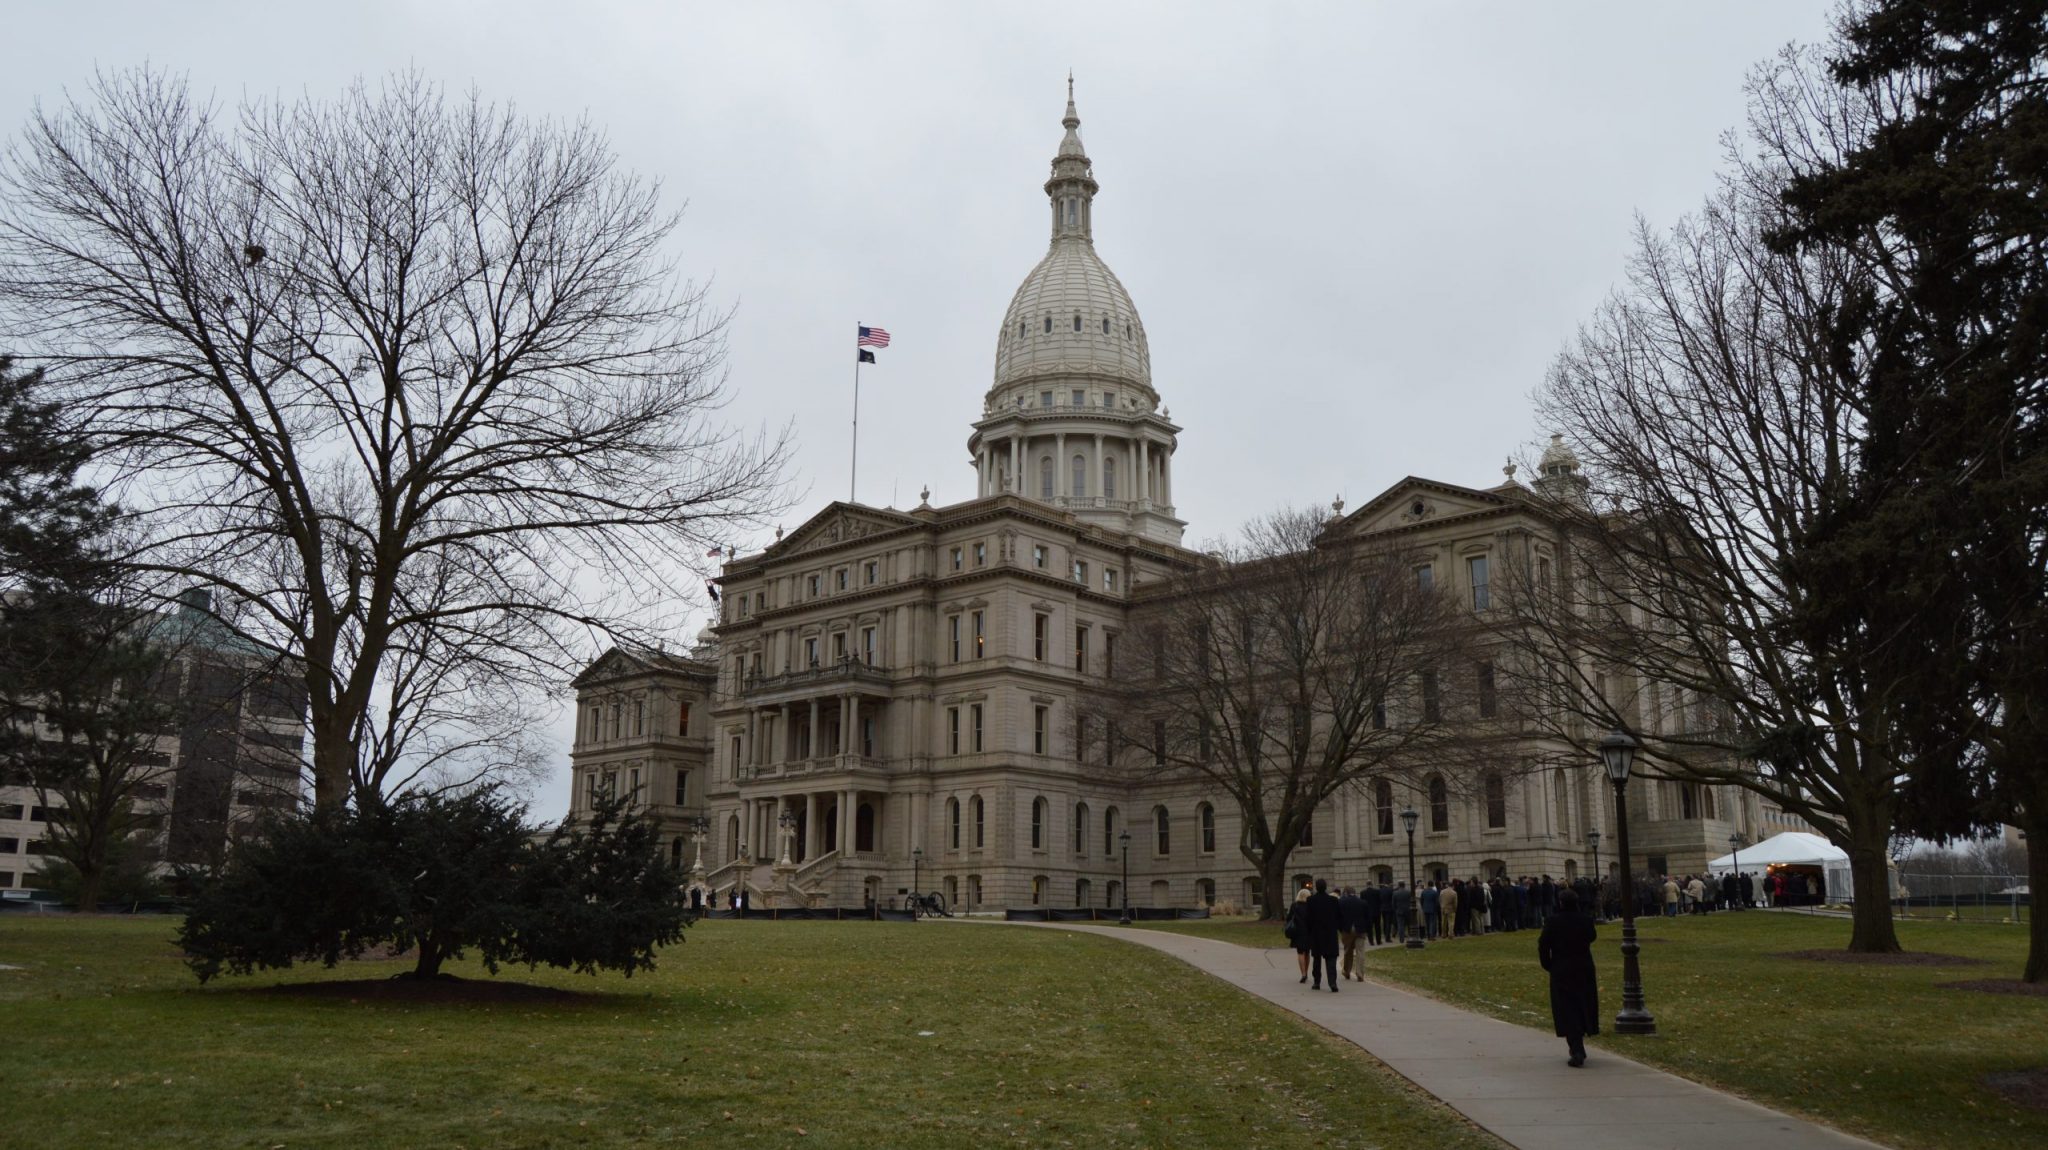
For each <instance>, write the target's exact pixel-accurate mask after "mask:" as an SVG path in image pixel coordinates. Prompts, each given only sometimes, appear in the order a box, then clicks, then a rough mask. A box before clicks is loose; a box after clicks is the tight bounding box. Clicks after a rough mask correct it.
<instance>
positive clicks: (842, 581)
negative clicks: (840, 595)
mask: <svg viewBox="0 0 2048 1150" xmlns="http://www.w3.org/2000/svg"><path fill="white" fill-rule="evenodd" d="M832 582H833V584H834V585H835V586H836V587H837V588H838V589H839V590H841V591H844V590H846V568H844V567H841V568H840V569H839V570H837V571H834V572H833V573H832Z"/></svg>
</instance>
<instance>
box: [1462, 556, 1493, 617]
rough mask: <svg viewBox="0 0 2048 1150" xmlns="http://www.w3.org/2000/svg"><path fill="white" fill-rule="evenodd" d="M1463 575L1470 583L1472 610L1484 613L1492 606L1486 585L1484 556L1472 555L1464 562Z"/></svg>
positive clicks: (1491, 597)
mask: <svg viewBox="0 0 2048 1150" xmlns="http://www.w3.org/2000/svg"><path fill="white" fill-rule="evenodd" d="M1465 574H1466V577H1467V578H1469V579H1470V580H1471V582H1472V609H1473V610H1474V611H1484V610H1486V609H1487V608H1488V607H1490V606H1492V605H1493V596H1492V595H1491V594H1490V593H1489V591H1488V588H1487V585H1486V578H1487V569H1486V556H1484V555H1474V556H1473V557H1472V558H1470V559H1467V560H1465Z"/></svg>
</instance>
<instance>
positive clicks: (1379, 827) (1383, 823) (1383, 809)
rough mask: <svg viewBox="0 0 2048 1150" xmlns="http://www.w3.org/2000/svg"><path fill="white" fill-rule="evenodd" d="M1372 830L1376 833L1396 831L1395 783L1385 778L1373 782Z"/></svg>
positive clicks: (1387, 833) (1384, 833)
mask: <svg viewBox="0 0 2048 1150" xmlns="http://www.w3.org/2000/svg"><path fill="white" fill-rule="evenodd" d="M1372 831H1373V833H1374V834H1376V835H1390V834H1393V833H1394V784H1392V783H1390V782H1388V781H1387V780H1385V779H1376V780H1374V782H1373V784H1372Z"/></svg>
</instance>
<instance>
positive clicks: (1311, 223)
mask: <svg viewBox="0 0 2048 1150" xmlns="http://www.w3.org/2000/svg"><path fill="white" fill-rule="evenodd" d="M1828 12H1829V7H1828V6H1826V5H1823V4H1821V3H1813V2H1807V0H1746V2H1733V0H1723V2H1718V3H1714V4H1662V3H1644V2H1642V0H1617V2H1611V3H1569V4H1567V3H1542V4H1530V3H1519V2H1516V3H1511V2H1508V0H1498V2H1494V3H1456V4H1451V3H1418V2H1415V0H1406V2H1401V3H1363V2H1354V3H1343V4H1337V3H1281V4H1257V5H1254V4H1240V5H1221V4H1197V3H1173V4H1164V3H1155V4H1110V3H1086V4H1062V3H1033V4H1028V5H1027V4H993V3H990V4H979V3H977V4H968V3H943V4H942V3H915V4H913V3H898V4H835V5H826V4H815V3H814V4H770V3H745V4H741V3H733V2H730V0H728V2H726V3H720V4H698V3H654V2H651V0H643V2H640V3H631V2H624V0H613V2H605V3H592V2H587V0H584V2H576V3H566V4H565V3H562V2H561V0H553V2H549V3H539V2H529V0H489V2H483V0H476V2H456V0H443V2H435V3H426V2H419V3H400V2H397V0H353V2H351V3H347V4H320V5H301V4H289V3H278V2H271V3H204V2H199V0H183V2H180V3H175V4H166V3H142V2H134V3H70V4H37V5H19V6H10V9H9V11H8V13H7V28H8V38H9V40H10V41H11V43H12V46H13V51H12V52H10V53H9V60H8V63H7V66H6V67H5V68H4V69H0V126H4V128H5V129H6V130H7V131H8V132H9V133H10V134H12V133H13V132H14V131H16V130H17V129H18V128H19V125H20V124H21V123H22V121H23V120H24V118H25V117H26V116H27V114H28V112H29V110H30V108H31V107H32V105H33V103H34V102H35V101H36V100H37V99H43V100H45V101H50V100H54V99H58V98H61V96H62V92H63V89H64V88H65V87H66V86H70V87H73V88H79V87H81V86H82V85H83V82H84V81H85V80H86V79H88V78H89V77H90V76H91V74H92V71H93V69H95V68H119V67H126V66H130V65H134V64H138V63H142V62H145V61H147V62H150V63H153V64H155V65H157V66H160V67H162V68H165V69H167V70H170V71H174V72H182V73H185V74H186V75H187V76H188V77H189V78H190V80H191V81H192V84H193V86H194V88H195V89H196V90H197V91H199V92H201V93H209V92H210V93H212V94H214V95H215V96H216V97H218V98H219V99H221V100H222V101H223V102H228V103H232V102H233V101H235V100H237V99H239V98H240V97H241V96H242V95H243V94H244V93H254V94H283V95H286V96H297V95H299V94H301V93H307V94H311V95H313V96H316V97H325V96H329V95H331V94H333V93H335V92H337V91H338V90H340V89H341V88H342V87H343V86H344V85H346V84H347V83H348V81H349V80H350V79H351V78H352V77H355V76H358V75H363V76H370V77H375V76H377V75H380V74H382V73H386V72H389V71H391V70H393V69H399V68H404V67H407V66H417V67H419V68H420V69H422V70H423V71H424V72H425V73H426V74H427V75H429V76H430V77H432V78H434V79H436V80H438V81H440V82H442V83H444V84H446V85H447V86H449V87H450V88H454V89H463V88H467V87H469V86H470V85H475V86H476V87H477V88H478V89H480V90H481V92H482V93H483V94H484V95H485V96H486V97H487V98H490V99H493V100H503V101H511V102H514V103H516V104H517V105H518V106H519V107H520V108H521V109H522V110H524V111H526V112H528V113H530V114H534V115H538V116H547V117H555V118H574V117H579V116H588V117H589V118H590V119H591V120H592V121H593V122H594V123H596V124H597V125H599V126H601V127H602V128H603V129H604V130H605V131H606V132H607V133H608V134H609V136H610V138H611V141H612V144H613V146H614V147H615V148H616V149H617V151H618V152H619V154H620V156H621V157H622V158H623V160H624V162H625V164H626V165H627V166H629V167H631V168H634V169H636V170H638V171H640V172H642V173H644V174H647V175H650V176H653V177H656V178H658V179H660V181H661V182H662V184H663V185H664V187H665V189H666V195H667V197H668V202H669V203H671V204H672V205H677V206H683V205H687V210H686V214H685V216H684V220H683V227H682V229H681V231H680V233H679V235H678V236H677V238H676V255H677V256H678V258H679V260H680V261H681V263H682V266H683V267H684V268H686V269H688V270H689V271H690V272H691V274H693V275H696V276H700V277H705V278H709V279H711V280H712V281H713V285H714V289H713V294H714V297H715V298H716V299H717V300H718V301H719V302H720V303H721V304H723V305H727V306H732V307H735V308H736V312H735V315H734V319H733V324H732V328H731V333H730V359H729V365H728V366H729V368H730V371H731V375H732V382H733V384H734V388H735V392H736V401H735V403H734V404H733V407H732V409H731V411H730V415H731V417H732V418H733V419H734V420H735V421H737V422H740V423H742V424H749V425H752V424H760V423H764V422H765V423H780V422H781V421H783V420H785V419H792V420H794V425H795V430H796V433H797V436H798V438H799V444H800V450H799V454H798V474H797V475H796V476H795V477H794V478H795V480H796V482H797V484H798V486H799V488H800V489H808V491H809V497H808V498H806V499H805V500H804V501H803V503H802V505H801V508H800V510H798V511H797V512H794V513H792V514H791V516H790V517H789V519H788V521H787V524H786V525H787V526H790V527H794V526H795V525H796V524H797V523H798V522H800V521H801V520H802V519H803V518H804V517H805V516H806V515H807V514H809V513H810V512H811V511H814V510H815V509H816V508H818V507H820V506H822V505H823V504H824V503H826V502H828V501H830V500H833V499H839V498H843V497H844V496H845V495H846V479H847V451H848V421H849V417H850V415H851V401H852V395H851V383H852V366H853V365H852V359H853V327H854V324H855V323H856V322H857V321H866V322H868V323H872V324H880V325H883V326H886V327H887V328H888V329H889V330H890V332H891V333H892V334H893V335H894V337H895V342H894V344H893V345H892V346H891V347H889V348H888V349H887V350H886V351H884V352H882V353H881V356H880V359H881V362H880V363H879V364H878V365H877V366H876V367H874V368H870V369H867V370H866V371H865V372H864V374H863V376H862V387H861V452H860V454H861V460H862V465H861V482H860V495H861V498H862V500H863V501H865V502H871V503H877V504H889V503H891V502H892V501H893V502H894V503H895V505H897V506H903V507H907V506H911V505H914V504H915V503H916V502H917V492H918V489H919V487H920V486H922V485H924V484H930V485H931V488H932V492H933V494H932V499H933V502H935V503H944V502H953V501H957V500H961V499H965V498H968V497H969V496H971V495H972V494H973V490H974V487H973V471H972V468H971V467H970V465H969V462H968V455H967V451H966V439H967V434H968V425H969V424H970V423H971V422H972V421H973V420H974V419H976V418H977V417H978V415H979V413H980V410H981V397H982V393H983V392H984V390H986V388H987V387H988V383H989V377H990V372H991V369H992V366H993V362H994V355H995V344H996V335H997V330H998V327H999V326H1000V324H1001V322H1002V318H1003V310H1004V308H1005V306H1006V305H1007V304H1008V302H1009V298H1010V293H1011V292H1012V291H1013V290H1014V289H1015V288H1016V286H1017V284H1018V282H1019V281H1020V280H1021V279H1022V278H1023V277H1024V274H1025V273H1026V272H1027V271H1029V270H1030V269H1031V267H1032V265H1033V264H1034V263H1036V262H1037V260H1038V259H1039V257H1040V256H1041V255H1043V254H1044V249H1045V245H1046V238H1047V237H1046V227H1047V222H1046V221H1047V215H1046V212H1045V210H1044V204H1045V200H1044V193H1043V191H1042V190H1041V188H1040V185H1041V184H1043V182H1044V180H1045V176H1046V170H1047V167H1046V166H1047V162H1048V161H1049V160H1050V159H1051V158H1052V154H1053V151H1054V149H1055V148H1056V147H1057V145H1058V143H1059V138H1060V127H1059V118H1060V114H1061V111H1062V108H1063V106H1064V102H1065V98H1066V74H1067V70H1068V68H1070V67H1071V68H1072V69H1073V71H1074V74H1075V79H1076V94H1077V100H1078V103H1079V107H1080V113H1081V119H1082V128H1081V134H1082V138H1083V139H1084V141H1085V142H1086V144H1087V147H1088V154H1089V157H1090V158H1091V159H1092V160H1093V161H1094V164H1095V175H1096V178H1097V179H1098V180H1099V181H1100V182H1101V185H1102V191H1101V193H1100V195H1099V196H1098V197H1097V200H1096V205H1095V236H1096V248H1097V251H1098V252H1099V253H1100V254H1101V255H1102V257H1103V259H1104V260H1105V261H1106V262H1108V264H1109V265H1110V267H1112V268H1114V269H1115V270H1116V272H1117V274H1118V275H1119V276H1120V277H1121V278H1122V280H1123V282H1124V285H1125V287H1127V288H1128V289H1129V290H1130V293H1131V296H1132V298H1133V299H1134V300H1135V301H1136V303H1137V306H1138V310H1139V313H1140V314H1141V315H1142V316H1143V317H1144V319H1145V324H1146V328H1147V331H1148V333H1149V335H1150V340H1151V348H1152V374H1153V383H1154V385H1155V386H1156V387H1157V388H1158V390H1159V393H1160V395H1161V397H1162V401H1163V402H1164V403H1165V404H1166V406H1168V407H1169V408H1170V409H1171V410H1172V412H1173V418H1174V419H1175V421H1176V422H1178V423H1180V424H1181V425H1182V426H1183V427H1184V429H1185V430H1184V431H1183V432H1182V434H1181V445H1180V449H1179V451H1178V453H1177V455H1176V457H1175V461H1174V486H1175V492H1174V493H1175V502H1176V505H1177V508H1178V510H1179V513H1180V515H1181V516H1182V518H1184V519H1186V520H1187V521H1188V539H1189V542H1190V543H1199V542H1200V541H1203V540H1206V539H1211V538H1216V537H1218V536H1222V535H1227V534H1230V533H1232V532H1234V531H1235V529H1236V528H1237V527H1238V526H1239V525H1240V524H1242V523H1243V522H1244V521H1245V520H1246V519H1248V518H1250V517H1251V516H1253V515H1256V514H1258V513H1260V512H1263V511H1266V510H1269V509H1271V508H1273V507H1276V506H1279V505H1281V504H1285V503H1294V504H1299V503H1308V502H1316V503H1322V502H1327V501H1328V500H1330V499H1331V498H1332V497H1333V496H1336V495H1339V494H1341V495H1342V496H1343V497H1344V498H1345V499H1346V500H1348V501H1349V502H1350V503H1351V504H1352V505H1354V506H1356V505H1357V504H1358V503H1359V502H1361V501H1363V500H1365V499H1368V498H1370V497H1371V496H1373V495H1375V494H1377V493H1378V492H1380V491H1381V490H1383V489H1385V488H1386V487H1387V486H1389V485H1391V484H1392V483H1394V482H1396V481H1397V480H1399V479H1400V478H1402V477H1403V476H1406V475H1411V474H1412V475H1423V476H1428V477H1431V478H1435V479H1442V480H1447V481H1449V482H1453V483H1461V484H1468V485H1475V486H1487V485H1491V484H1493V483H1497V482H1499V481H1500V470H1499V469H1500V466H1501V463H1502V461H1503V458H1504V457H1505V456H1507V455H1508V454H1510V453H1514V452H1517V451H1519V450H1521V449H1522V448H1523V447H1525V446H1526V445H1527V444H1529V443H1532V442H1534V441H1536V440H1538V439H1539V438H1541V437H1542V435H1543V433H1544V432H1545V431H1546V430H1547V429H1542V428H1538V427H1536V426H1534V425H1533V423H1532V417H1531V414H1530V404H1529V398H1528V397H1529V393H1530V391H1531V389H1532V388H1533V387H1534V386H1535V385H1536V384H1537V383H1538V382H1539V381H1540V379H1541V378H1542V375H1543V371H1544V369H1545V367H1546V365H1547V364H1548V362H1549V360H1550V358H1551V356H1552V355H1553V353H1554V352H1555V351H1556V350H1557V349H1558V348H1559V347H1560V346H1561V345H1562V344H1563V342H1564V341H1565V340H1566V339H1567V338H1569V336H1570V335H1571V333H1572V331H1573V328H1574V326H1575V325H1576V324H1577V323H1578V322H1579V321H1580V320H1581V319H1582V318H1584V317H1585V316H1586V315H1587V314H1588V313H1589V312H1590V311H1591V309H1592V308H1593V307H1594V306H1595V305H1596V304H1597V303H1598V302H1599V300H1600V298H1601V297H1602V296H1603V295H1604V294H1606V292H1607V291H1608V290H1609V289H1610V288H1611V286H1612V285H1613V284H1614V283H1615V282H1616V280H1617V278H1618V277H1619V275H1620V273H1621V270H1622V266H1623V261H1624V258H1625V256H1626V254H1627V250H1628V243H1629V231H1630V228H1631V226H1632V221H1633V218H1634V217H1635V215H1636V214H1637V213H1640V214H1642V215H1643V216H1645V217H1646V218H1648V219H1649V220H1650V221H1652V222H1653V223H1656V224H1660V225H1663V224H1669V223H1670V222H1671V221H1672V220H1673V219H1675V218H1676V217H1677V216H1678V215H1679V214H1681V213H1683V212H1685V211H1688V210H1690V209H1691V208H1692V207H1693V206H1694V205H1695V204H1696V203H1698V202H1699V200H1700V199H1701V197H1702V196H1704V195H1705V193H1706V192H1707V191H1708V189H1709V188H1710V186H1711V183H1712V180H1713V177H1714V173H1715V171H1716V170H1717V169H1718V167H1719V162H1720V143H1719V137H1720V135H1721V133H1723V132H1724V131H1726V130H1728V129H1730V128H1732V127H1734V126H1736V125H1738V124H1739V123H1740V122H1741V117H1742V109H1743V103H1742V83H1743V78H1744V75H1745V73H1746V72H1747V71H1748V69H1749V68H1750V67H1751V66H1752V65H1754V64H1755V63H1756V62H1758V61H1760V60H1762V59H1764V58H1766V57H1768V56H1770V55H1771V54H1772V53H1774V52H1776V51H1777V50H1778V49H1780V48H1782V47H1783V46H1784V45H1786V44H1787V43H1789V42H1792V41H1794V40H1801V41H1812V40H1817V39H1820V38H1821V37H1822V36H1823V35H1824V33H1825V31H1826V25H1827V20H1828ZM765 542H766V539H759V540H749V539H736V540H733V543H734V544H735V545H737V546H739V547H741V548H742V549H751V548H753V547H757V546H759V545H761V544H762V543H765ZM676 613H677V617H678V619H679V620H681V619H683V618H685V617H687V619H688V622H687V627H688V628H689V629H692V630H693V629H694V628H695V627H696V626H697V625H699V624H701V622H703V621H704V620H706V619H707V618H708V607H707V604H705V602H704V599H703V592H702V587H701V583H700V582H698V581H696V580H690V581H686V582H685V583H684V584H683V585H681V586H679V587H678V588H677V602H676ZM559 727H560V729H559V732H558V734H559V740H560V742H561V744H562V747H563V753H562V760H561V764H562V765H561V768H560V769H558V770H557V771H556V775H555V779H554V781H552V782H551V783H550V784H548V785H547V786H546V787H545V788H544V789H543V790H542V791H541V792H540V793H538V794H536V795H535V796H534V798H535V804H534V811H535V813H536V815H539V816H543V817H547V818H554V817H558V816H559V815H560V814H561V812H562V811H563V810H565V809H566V808H567V804H568V793H567V784H566V782H565V781H564V780H565V779H566V765H567V737H568V726H567V723H566V721H565V722H563V723H561V724H559Z"/></svg>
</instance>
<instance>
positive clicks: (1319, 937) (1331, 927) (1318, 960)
mask: <svg viewBox="0 0 2048 1150" xmlns="http://www.w3.org/2000/svg"><path fill="white" fill-rule="evenodd" d="M1300 906H1301V919H1302V924H1303V925H1304V926H1306V927H1307V928H1308V929H1307V930H1306V931H1304V932H1303V933H1304V934H1305V935H1306V936H1307V938H1308V945H1309V957H1308V961H1309V970H1310V972H1311V973H1312V974H1313V975H1314V981H1313V982H1312V984H1311V985H1313V986H1314V987H1315V988H1316V989H1317V990H1321V989H1322V988H1323V973H1324V971H1326V970H1327V971H1328V972H1329V975H1330V993H1331V994H1335V993H1337V947H1338V936H1339V935H1341V934H1342V933H1343V930H1344V907H1343V905H1342V904H1341V903H1339V902H1338V901H1337V896H1336V895H1333V894H1331V893H1330V884H1329V881H1328V880H1326V879H1317V880H1316V892H1315V893H1314V894H1312V895H1310V896H1308V901H1307V902H1304V903H1301V904H1300Z"/></svg>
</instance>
